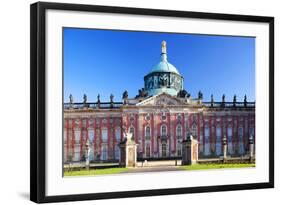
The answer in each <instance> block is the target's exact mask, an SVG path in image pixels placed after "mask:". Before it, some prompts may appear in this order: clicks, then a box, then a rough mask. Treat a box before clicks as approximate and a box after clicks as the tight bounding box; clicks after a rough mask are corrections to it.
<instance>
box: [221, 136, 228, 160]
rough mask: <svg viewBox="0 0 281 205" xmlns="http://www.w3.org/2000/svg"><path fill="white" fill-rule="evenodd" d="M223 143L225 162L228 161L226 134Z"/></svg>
mask: <svg viewBox="0 0 281 205" xmlns="http://www.w3.org/2000/svg"><path fill="white" fill-rule="evenodd" d="M222 144H223V162H226V161H227V141H226V136H224V137H223V139H222Z"/></svg>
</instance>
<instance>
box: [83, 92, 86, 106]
mask: <svg viewBox="0 0 281 205" xmlns="http://www.w3.org/2000/svg"><path fill="white" fill-rule="evenodd" d="M83 103H84V104H86V103H87V95H86V94H84V95H83Z"/></svg>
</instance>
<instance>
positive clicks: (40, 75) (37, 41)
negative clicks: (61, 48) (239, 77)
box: [30, 2, 274, 203]
mask: <svg viewBox="0 0 281 205" xmlns="http://www.w3.org/2000/svg"><path fill="white" fill-rule="evenodd" d="M48 9H54V10H67V11H86V12H102V13H121V14H132V15H134V14H136V15H151V16H163V17H164V16H168V17H181V18H195V19H215V20H229V21H245V22H263V23H267V24H268V25H269V50H268V52H269V108H268V109H269V122H268V123H269V181H268V182H263V183H249V184H238V185H237V184H236V185H234V184H233V185H220V186H203V187H192V188H171V189H158V190H140V191H125V192H109V193H90V194H74V195H59V196H46V190H45V187H46V179H45V176H46V165H45V158H46V155H45V151H46V147H45V146H46V135H45V134H46V127H45V123H46V121H45V116H46V97H45V94H46V93H45V90H46V82H45V74H46V67H45V64H46V59H45V49H46V47H45V37H46V36H45V35H46V32H45V26H46V10H48ZM266 123H267V122H266ZM273 187H274V17H265V16H249V15H233V14H231V15H230V14H218V13H203V12H187V11H173V10H156V9H144V8H126V7H110V6H97V5H82V4H65V3H47V2H38V3H34V4H32V5H31V6H30V200H31V201H34V202H37V203H45V202H62V201H76V200H97V199H110V198H124V197H141V196H155V195H169V194H187V193H198V192H214V191H216V192H217V191H231V190H245V189H260V188H273Z"/></svg>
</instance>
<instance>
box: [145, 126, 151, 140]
mask: <svg viewBox="0 0 281 205" xmlns="http://www.w3.org/2000/svg"><path fill="white" fill-rule="evenodd" d="M145 138H146V139H150V127H149V126H146V127H145Z"/></svg>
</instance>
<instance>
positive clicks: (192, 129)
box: [191, 123, 197, 137]
mask: <svg viewBox="0 0 281 205" xmlns="http://www.w3.org/2000/svg"><path fill="white" fill-rule="evenodd" d="M191 133H192V135H193V137H197V125H196V124H195V123H194V124H193V125H192V127H191Z"/></svg>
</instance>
